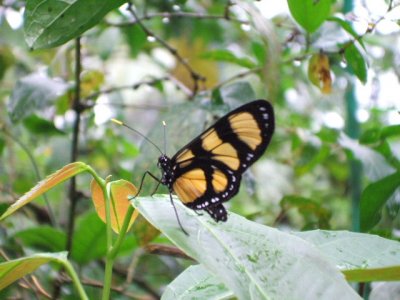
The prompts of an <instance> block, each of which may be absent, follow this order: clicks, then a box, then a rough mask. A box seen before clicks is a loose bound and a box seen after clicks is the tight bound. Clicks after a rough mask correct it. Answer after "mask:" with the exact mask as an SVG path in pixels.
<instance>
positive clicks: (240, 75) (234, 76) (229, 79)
mask: <svg viewBox="0 0 400 300" xmlns="http://www.w3.org/2000/svg"><path fill="white" fill-rule="evenodd" d="M262 70H263V68H262V67H257V68H253V69H249V70H246V71H244V72H241V73H237V74H236V75H233V76H232V77H229V78H228V79H226V80H224V81H221V82H220V83H218V84H217V85H215V86H214V87H213V88H212V89H213V90H216V89H219V88H221V87H222V86H224V85H226V84H228V83H230V82H232V81H234V80H237V79H240V78H243V77H246V76H248V75H251V74H255V73H258V72H261V71H262Z"/></svg>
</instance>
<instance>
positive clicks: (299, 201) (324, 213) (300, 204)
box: [279, 195, 331, 228]
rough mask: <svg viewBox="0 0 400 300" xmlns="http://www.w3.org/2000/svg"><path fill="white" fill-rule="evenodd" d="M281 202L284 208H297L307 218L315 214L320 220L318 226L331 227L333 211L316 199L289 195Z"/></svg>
mask: <svg viewBox="0 0 400 300" xmlns="http://www.w3.org/2000/svg"><path fill="white" fill-rule="evenodd" d="M279 204H280V206H281V207H282V209H284V210H288V209H290V208H297V209H298V210H299V212H300V213H301V214H302V215H303V216H304V217H305V218H306V219H310V217H311V216H315V217H316V218H317V220H318V228H328V227H329V220H330V218H331V212H330V211H329V210H328V209H326V208H324V207H323V206H322V205H321V204H320V203H318V202H316V201H313V200H311V199H308V198H305V197H299V196H291V195H289V196H285V197H283V199H282V200H281V202H280V203H279Z"/></svg>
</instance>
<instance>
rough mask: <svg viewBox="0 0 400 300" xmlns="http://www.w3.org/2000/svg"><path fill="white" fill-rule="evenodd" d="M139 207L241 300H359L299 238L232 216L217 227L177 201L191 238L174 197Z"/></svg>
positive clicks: (143, 201)
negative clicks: (173, 202) (171, 200)
mask: <svg viewBox="0 0 400 300" xmlns="http://www.w3.org/2000/svg"><path fill="white" fill-rule="evenodd" d="M134 204H135V206H137V207H138V209H139V211H140V212H141V213H142V214H143V215H144V216H145V217H146V218H147V220H148V221H149V222H151V223H152V224H153V225H154V226H156V227H157V228H158V229H160V230H161V231H162V232H163V233H164V234H165V235H166V236H167V237H168V238H169V239H170V240H171V241H172V242H173V243H175V244H176V245H177V246H178V247H180V248H181V249H182V250H183V251H185V253H187V254H188V255H190V256H191V257H193V258H194V259H196V260H197V261H198V262H200V263H201V264H202V265H203V266H204V267H206V268H207V269H208V270H209V271H210V272H211V273H213V274H215V276H216V277H217V278H219V280H221V281H222V282H223V283H224V284H225V285H226V286H227V287H229V288H230V289H231V290H232V291H233V292H234V293H235V296H237V297H238V298H240V299H335V298H338V299H360V298H359V296H358V295H357V294H356V293H355V292H354V290H353V289H352V288H351V287H350V286H349V285H348V284H347V282H346V281H345V280H344V276H343V275H342V274H341V273H340V271H339V270H338V269H337V268H336V267H334V266H333V265H332V264H331V263H330V262H329V261H328V260H327V259H326V258H325V256H324V255H323V254H322V253H321V252H319V251H318V250H317V249H316V248H315V246H313V245H311V244H309V243H308V242H305V241H304V240H302V239H300V238H298V237H296V236H293V235H290V234H288V233H285V232H281V231H279V230H276V229H274V228H270V227H267V226H263V225H260V224H257V223H254V222H250V221H248V220H246V219H244V218H242V217H240V216H237V215H235V214H233V213H230V214H229V219H228V221H227V222H225V223H218V224H217V223H215V222H214V221H213V220H212V219H211V218H210V217H209V216H206V215H204V216H198V215H197V214H196V213H195V212H194V211H192V210H189V209H185V207H184V206H183V205H182V204H181V203H180V202H179V201H175V206H176V208H177V212H178V215H179V218H180V220H181V223H182V225H183V227H184V228H185V230H186V231H187V232H188V233H189V236H186V235H185V234H184V233H183V232H182V230H181V229H180V228H179V226H178V223H177V220H176V217H175V214H174V210H173V208H172V207H171V204H170V202H169V196H164V197H162V196H157V197H154V198H150V197H147V198H137V199H135V200H134ZM304 287H309V288H304Z"/></svg>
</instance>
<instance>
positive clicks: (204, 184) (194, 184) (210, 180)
mask: <svg viewBox="0 0 400 300" xmlns="http://www.w3.org/2000/svg"><path fill="white" fill-rule="evenodd" d="M114 121H115V120H114ZM119 123H120V124H121V125H124V126H126V127H128V126H127V125H125V124H123V123H122V122H119ZM128 128H130V127H128ZM274 128H275V121H274V110H273V107H272V105H271V104H270V103H269V102H268V101H266V100H254V101H252V102H249V103H246V104H244V105H242V106H240V107H238V108H236V109H234V110H233V111H231V112H229V113H228V114H226V115H225V116H223V117H222V118H220V119H219V120H218V121H217V122H216V123H215V124H214V125H212V126H210V127H209V128H208V129H206V130H205V131H204V132H203V133H201V134H200V135H199V136H197V137H196V138H194V139H193V140H192V141H191V142H189V143H188V144H187V145H186V146H184V147H183V148H181V149H180V150H179V151H178V152H177V153H176V154H175V155H174V156H172V157H171V158H170V157H168V156H167V155H166V154H163V153H162V151H161V150H160V149H159V148H158V147H157V146H156V147H157V148H158V149H159V150H160V152H161V153H162V154H161V156H160V157H159V159H158V163H157V165H158V167H159V168H160V169H161V173H162V178H161V179H159V178H157V177H156V176H155V175H153V174H152V173H150V172H149V171H146V172H145V173H144V175H143V177H142V181H141V184H140V186H139V189H138V193H139V192H140V190H141V187H142V184H143V181H144V178H145V176H146V175H150V176H151V177H153V178H154V179H155V180H156V181H158V183H159V184H163V185H165V186H167V188H168V190H169V193H170V200H171V203H172V205H173V207H174V209H175V214H176V215H177V216H178V214H177V212H176V208H175V206H174V203H173V201H172V193H175V194H177V196H178V198H179V199H180V200H181V201H182V203H183V204H184V205H186V206H187V207H189V208H191V209H193V210H195V211H196V212H199V211H206V212H207V213H208V214H209V215H210V216H211V217H212V218H213V219H214V220H215V221H216V222H219V221H222V222H225V221H226V220H227V217H228V216H227V211H226V209H225V207H224V206H223V203H224V202H226V201H228V200H230V199H231V198H232V197H233V196H235V195H236V194H237V193H238V191H239V187H240V182H241V179H242V174H243V172H245V171H246V170H247V169H248V168H249V167H250V166H251V165H252V164H253V163H254V162H255V161H256V160H257V159H259V158H260V156H261V155H262V154H263V153H264V152H265V150H266V148H267V147H268V145H269V143H270V141H271V137H272V135H273V132H274ZM131 129H132V128H131ZM135 131H136V130H135ZM145 138H146V137H145ZM146 140H148V139H147V138H146ZM148 141H149V140H148ZM149 142H151V141H149ZM151 143H152V144H153V145H154V143H153V142H151ZM157 188H158V185H157V187H156V190H157ZM177 219H178V223H179V225H180V227H181V228H182V230H183V231H184V232H185V233H186V231H185V230H184V229H183V227H182V225H181V223H180V221H179V218H177Z"/></svg>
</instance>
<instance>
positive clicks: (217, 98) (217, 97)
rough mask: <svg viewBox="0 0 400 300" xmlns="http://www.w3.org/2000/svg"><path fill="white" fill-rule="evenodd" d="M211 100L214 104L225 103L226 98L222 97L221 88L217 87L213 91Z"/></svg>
mask: <svg viewBox="0 0 400 300" xmlns="http://www.w3.org/2000/svg"><path fill="white" fill-rule="evenodd" d="M211 102H212V103H213V104H215V105H222V104H224V100H223V99H222V96H221V90H220V89H215V90H213V91H212V94H211Z"/></svg>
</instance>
